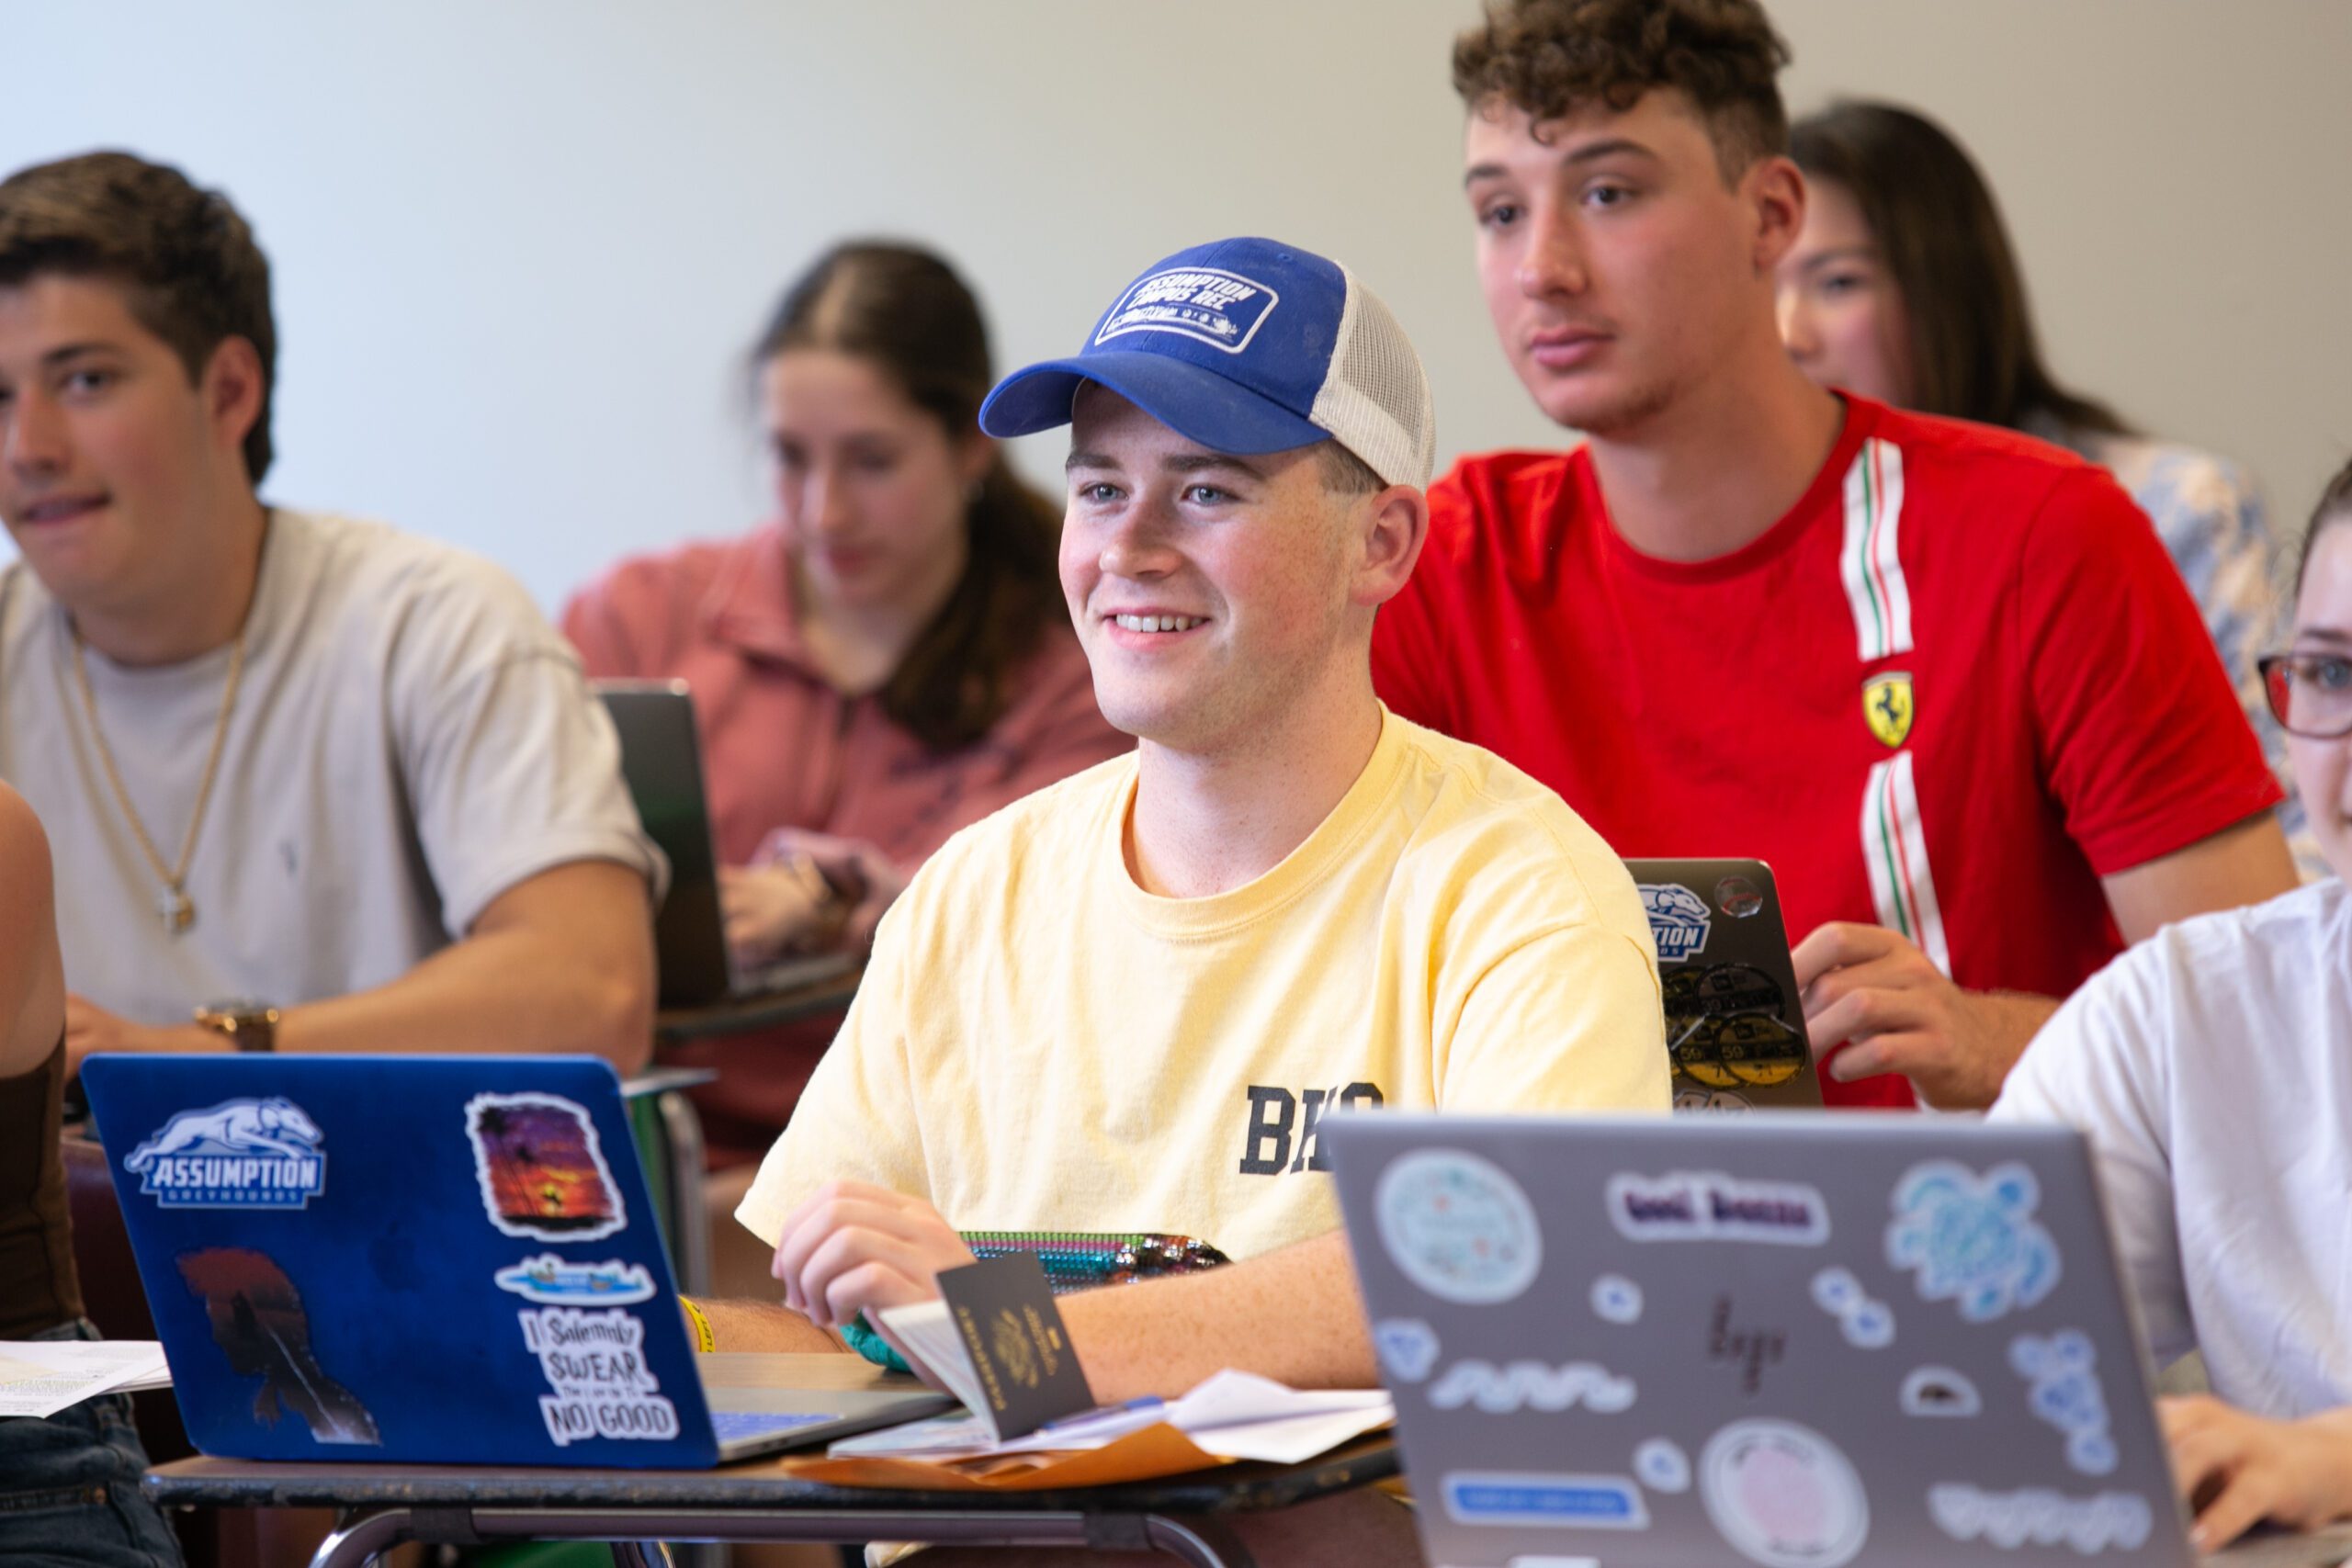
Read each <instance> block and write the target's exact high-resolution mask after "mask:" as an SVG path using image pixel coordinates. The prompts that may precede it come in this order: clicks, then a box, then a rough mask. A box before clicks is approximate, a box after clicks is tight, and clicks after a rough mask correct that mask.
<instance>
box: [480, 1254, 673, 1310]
mask: <svg viewBox="0 0 2352 1568" xmlns="http://www.w3.org/2000/svg"><path fill="white" fill-rule="evenodd" d="M492 1279H493V1280H496V1281H497V1283H498V1288H499V1289H500V1290H502V1291H512V1292H515V1294H516V1295H518V1296H521V1297H522V1298H523V1299H524V1300H526V1301H533V1302H541V1303H547V1304H548V1305H550V1306H583V1305H587V1304H589V1303H594V1304H596V1305H599V1306H627V1305H629V1304H631V1303H636V1302H641V1301H648V1300H650V1299H651V1298H652V1295H653V1275H652V1273H651V1272H650V1270H649V1269H647V1268H646V1267H645V1265H644V1264H642V1263H624V1262H622V1261H621V1260H620V1259H618V1258H608V1259H606V1260H605V1262H602V1263H571V1262H567V1261H566V1260H564V1259H563V1258H558V1257H557V1256H556V1255H555V1254H553V1253H551V1252H543V1253H541V1254H539V1256H537V1258H525V1259H523V1261H522V1262H520V1263H517V1264H515V1266H514V1267H512V1268H510V1269H500V1270H499V1271H498V1272H497V1273H496V1274H494V1275H492Z"/></svg>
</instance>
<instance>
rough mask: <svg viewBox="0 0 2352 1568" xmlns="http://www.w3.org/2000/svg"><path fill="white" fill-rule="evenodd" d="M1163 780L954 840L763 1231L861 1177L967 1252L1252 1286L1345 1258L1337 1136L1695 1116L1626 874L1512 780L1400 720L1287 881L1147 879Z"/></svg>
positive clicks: (1060, 799)
mask: <svg viewBox="0 0 2352 1568" xmlns="http://www.w3.org/2000/svg"><path fill="white" fill-rule="evenodd" d="M1136 768H1137V763H1136V758H1135V757H1134V756H1133V755H1128V756H1125V757H1120V758H1117V759H1114V760H1113V761H1108V762H1104V763H1102V764H1101V765H1099V766H1097V767H1094V768H1091V769H1090V770H1088V771H1087V772H1085V773H1079V774H1076V775H1075V776H1073V777H1071V778H1069V779H1065V780H1063V781H1062V782H1061V783H1059V784H1052V785H1049V786H1048V787H1046V788H1045V789H1042V790H1040V791H1038V792H1037V793H1036V794H1035V795H1030V796H1028V797H1027V798H1025V799H1023V800H1019V801H1015V802H1014V803H1013V804H1012V805H1011V806H1009V807H1005V808H1004V809H1003V810H1001V811H1000V812H998V813H997V814H996V815H995V816H993V817H990V818H987V819H986V820H984V821H982V822H980V823H978V824H977V825H975V826H973V827H970V828H967V829H965V830H964V831H963V832H961V833H958V834H957V835H956V837H955V838H953V839H950V840H948V841H947V844H946V846H945V847H944V848H943V849H941V850H940V851H939V852H937V853H936V854H934V855H933V857H932V858H931V859H930V860H929V861H928V862H926V863H924V865H923V868H922V872H921V873H920V874H917V875H916V877H915V879H914V883H913V885H912V886H910V887H909V888H908V889H907V891H906V893H905V895H904V896H903V897H900V898H899V901H898V902H897V903H896V904H895V905H893V906H892V907H891V909H890V912H889V914H888V916H887V917H885V919H883V922H882V929H881V931H880V934H879V936H878V938H877V939H876V942H875V947H874V959H873V962H872V964H870V965H869V966H868V967H867V969H866V972H865V980H864V982H863V983H862V984H861V985H860V986H859V987H858V992H857V1000H856V1003H855V1004H854V1006H853V1007H852V1008H851V1010H850V1014H849V1018H848V1020H847V1021H846V1022H845V1023H844V1024H843V1025H842V1032H841V1036H840V1038H838V1039H837V1040H835V1041H834V1042H833V1046H832V1049H831V1050H830V1051H828V1052H827V1053H826V1054H825V1058H824V1060H823V1061H822V1062H821V1063H820V1064H819V1065H818V1067H817V1072H816V1075H815V1077H812V1078H810V1079H809V1088H808V1089H807V1090H806V1092H804V1093H803V1094H802V1096H801V1099H800V1104H799V1106H798V1108H797V1110H796V1111H794V1112H793V1117H792V1124H791V1125H790V1126H789V1127H787V1128H786V1130H785V1134H784V1136H783V1137H782V1138H781V1139H780V1140H779V1141H778V1142H777V1144H776V1145H775V1148H774V1149H773V1150H771V1151H770V1153H769V1155H768V1157H767V1159H766V1161H765V1163H764V1164H763V1165H762V1166H761V1168H760V1173H759V1177H758V1179H757V1180H756V1181H754V1182H753V1184H752V1189H751V1191H750V1193H749V1195H748V1196H747V1197H746V1198H745V1199H744V1201H743V1204H742V1206H741V1208H740V1209H738V1210H737V1211H736V1213H737V1217H738V1218H740V1219H741V1220H742V1222H743V1223H744V1224H745V1225H747V1226H748V1227H750V1229H751V1230H752V1232H753V1233H754V1234H755V1235H759V1236H760V1237H761V1239H763V1240H764V1241H766V1242H768V1243H770V1244H771V1245H773V1244H774V1243H775V1239H776V1235H777V1233H778V1231H779V1229H780V1227H781V1225H782V1224H783V1222H784V1220H785V1218H786V1216H787V1215H788V1214H789V1213H791V1211H792V1209H793V1208H794V1207H795V1206H796V1205H797V1204H798V1203H799V1202H800V1201H801V1200H802V1199H803V1198H805V1197H807V1196H808V1194H809V1192H810V1191H811V1190H813V1189H815V1188H816V1187H818V1186H819V1185H820V1184H821V1183H823V1182H825V1181H827V1180H829V1179H833V1178H839V1177H846V1178H854V1179H858V1180H863V1181H868V1182H872V1183H874V1184H876V1185H877V1186H882V1187H888V1188H890V1189H892V1190H896V1191H900V1192H909V1193H913V1194H915V1195H917V1196H920V1197H922V1198H924V1199H926V1200H928V1201H930V1202H931V1203H933V1205H934V1206H935V1207H936V1208H938V1210H939V1211H940V1213H942V1214H944V1215H945V1216H946V1218H947V1220H948V1222H949V1223H950V1224H955V1225H956V1226H958V1227H959V1228H962V1229H965V1230H1075V1231H1131V1230H1147V1231H1165V1232H1173V1233H1176V1234H1179V1235H1191V1236H1195V1237H1198V1238H1199V1239H1201V1240H1203V1241H1206V1242H1208V1243H1209V1244H1210V1245H1212V1246H1215V1247H1220V1248H1222V1249H1223V1250H1224V1251H1225V1252H1227V1254H1229V1255H1231V1256H1233V1257H1235V1258H1250V1257H1255V1256H1257V1255H1258V1254H1261V1253H1263V1252H1268V1251H1271V1250H1272V1249H1273V1248H1275V1247H1283V1246H1286V1245H1288V1244H1290V1243H1293V1242H1297V1241H1303V1240H1306V1238H1307V1237H1309V1236H1314V1235H1320V1234H1322V1233H1323V1232H1326V1231H1329V1230H1331V1229H1333V1228H1335V1227H1336V1226H1337V1225H1338V1224H1339V1223H1340V1215H1339V1206H1338V1202H1337V1200H1336V1198H1335V1196H1334V1194H1333V1192H1332V1190H1331V1179H1330V1177H1329V1175H1328V1174H1327V1173H1328V1172H1329V1169H1330V1157H1329V1154H1328V1153H1327V1152H1326V1151H1325V1150H1324V1148H1323V1146H1322V1143H1321V1140H1320V1137H1319V1134H1318V1129H1319V1124H1320V1122H1322V1120H1323V1118H1324V1117H1325V1116H1326V1115H1327V1114H1331V1113H1334V1112H1339V1111H1350V1110H1354V1109H1361V1108H1364V1107H1369V1106H1375V1105H1388V1106H1398V1107H1419V1108H1423V1109H1426V1108H1430V1107H1440V1108H1444V1109H1448V1110H1459V1111H1558V1110H1626V1111H1651V1112H1656V1113H1658V1114H1664V1113H1665V1111H1667V1109H1668V1089H1667V1056H1666V1036H1665V1021H1664V1015H1663V1013H1662V1011H1661V1009H1660V1007H1659V1003H1658V982H1657V955H1656V953H1655V950H1654V949H1653V948H1652V946H1651V939H1650V929H1649V920H1648V918H1647V917H1646V916H1645V915H1644V914H1643V912H1642V902H1641V896H1640V895H1639V894H1638V893H1637V892H1636V891H1635V890H1634V883H1633V879H1632V878H1631V877H1630V876H1628V875H1627V874H1626V873H1625V867H1624V863H1623V862H1621V861H1620V860H1618V858H1617V857H1616V856H1615V855H1614V854H1612V853H1611V852H1610V850H1609V847H1608V846H1607V845H1606V844H1604V843H1603V842H1601V840H1600V835H1599V834H1597V833H1595V832H1593V830H1592V829H1589V828H1588V827H1586V826H1585V825H1584V823H1583V822H1582V821H1580V820H1579V819H1578V818H1577V816H1576V814H1575V813H1573V812H1571V811H1570V810H1569V809H1568V808H1567V807H1566V805H1565V804H1563V803H1562V801H1561V800H1560V797H1559V796H1558V795H1555V794H1553V793H1552V792H1551V791H1550V790H1548V789H1546V788H1544V786H1543V785H1542V784H1537V783H1536V782H1535V781H1534V780H1533V779H1531V778H1529V777H1528V776H1527V775H1526V774H1525V773H1521V772H1520V771H1519V770H1518V769H1516V768H1514V767H1512V766H1510V764H1509V763H1508V762H1505V761H1503V760H1502V759H1500V758H1499V757H1497V756H1495V755H1494V754H1493V753H1492V752H1488V751H1483V750H1479V749H1478V748H1477V747H1476V746H1470V745H1465V744H1464V743H1463V742H1461V741H1459V740H1453V739H1447V738H1446V737H1444V736H1442V735H1439V734H1436V733H1434V732H1433V731H1430V730H1427V729H1423V728H1420V727H1419V725H1414V724H1408V723H1407V722H1406V721H1405V720H1403V719H1400V718H1397V717H1396V716H1393V715H1391V716H1388V717H1387V719H1386V722H1385V726H1384V728H1382V731H1381V736H1380V741H1379V744H1378V746H1377V747H1376V748H1375V749H1374V752H1373V755H1372V758H1371V760H1370V761H1368V762H1366V763H1365V765H1364V769H1363V773H1362V774H1361V775H1359V776H1358V777H1357V779H1356V781H1355V783H1354V784H1353V785H1351V787H1350V788H1349V790H1348V792H1347V794H1346V795H1345V796H1344V797H1343V798H1342V799H1341V800H1340V804H1339V805H1338V806H1337V807H1334V808H1333V810H1332V811H1331V814H1330V815H1329V817H1327V818H1324V820H1323V822H1322V824H1321V825H1320V826H1319V827H1317V829H1315V831H1314V832H1313V833H1311V834H1310V835H1308V837H1307V839H1306V842H1304V843H1302V844H1300V845H1299V846H1298V848H1296V849H1295V850H1293V851H1292V852H1290V854H1289V855H1287V856H1286V857H1284V858H1283V861H1282V862H1281V863H1279V864H1277V865H1276V866H1274V867H1273V868H1272V870H1270V871H1268V872H1267V873H1266V874H1264V875H1262V876H1260V877H1258V878H1257V879H1256V880H1254V881H1252V882H1250V883H1248V884H1246V885H1245V886H1240V887H1237V888H1234V889H1232V890H1231V891H1229V892H1226V893H1220V894H1216V895H1215V896H1213V897H1204V898H1165V897H1155V896H1153V895H1151V894H1148V893H1146V892H1144V891H1143V890H1142V889H1141V888H1139V887H1137V886H1136V883H1135V879H1134V878H1133V877H1132V876H1131V875H1130V874H1128V871H1127V867H1126V858H1125V848H1124V845H1125V830H1126V824H1127V820H1128V817H1129V813H1130V810H1131V807H1132V805H1133V802H1134V800H1135V794H1136V778H1137V773H1136Z"/></svg>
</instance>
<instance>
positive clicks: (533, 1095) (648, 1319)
mask: <svg viewBox="0 0 2352 1568" xmlns="http://www.w3.org/2000/svg"><path fill="white" fill-rule="evenodd" d="M82 1077H83V1079H84V1081H85V1082H86V1083H87V1084H88V1086H89V1091H90V1106H91V1109H92V1111H94V1112H95V1114H96V1119H97V1127H98V1132H99V1134H100V1135H101V1138H102V1140H103V1142H104V1143H105V1145H106V1152H107V1168H108V1169H109V1170H110V1171H111V1173H112V1174H113V1177H114V1183H115V1191H116V1194H117V1195H118V1197H119V1199H120V1201H121V1204H122V1218H123V1224H124V1227H125V1229H126V1230H128V1232H129V1233H130V1243H131V1247H132V1249H133V1251H134V1252H135V1254H136V1255H137V1257H138V1259H139V1277H140V1280H141V1282H142V1283H143V1284H144V1285H145V1287H146V1291H147V1300H148V1303H149V1304H150V1306H151V1307H152V1308H153V1312H154V1318H155V1334H156V1337H158V1338H159V1339H161V1340H162V1341H163V1344H164V1358H165V1359H167V1360H168V1361H169V1362H170V1363H171V1369H172V1382H173V1388H174V1391H175V1395H176V1397H177V1399H178V1401H179V1406H180V1414H181V1416H182V1418H183V1419H184V1420H185V1422H186V1424H187V1432H188V1436H189V1438H192V1439H193V1440H194V1441H195V1443H196V1446H197V1447H198V1448H199V1449H201V1450H204V1451H205V1452H206V1453H208V1454H215V1455H219V1456H222V1457H225V1458H234V1459H260V1460H334V1461H345V1462H356V1463H372V1462H375V1461H421V1462H441V1463H453V1464H460V1463H461V1464H490V1463H496V1464H507V1465H515V1464H557V1465H599V1466H601V1465H627V1466H660V1467H665V1468H680V1467H695V1466H706V1465H710V1464H715V1463H717V1462H718V1461H721V1460H723V1459H724V1460H733V1459H741V1458H746V1457H749V1456H751V1455H753V1454H758V1453H764V1452H769V1451H773V1450H776V1449H781V1448H787V1447H797V1446H799V1445H801V1444H807V1443H815V1442H820V1441H823V1440H828V1439H830V1438H835V1437H844V1436H847V1435H848V1434H850V1433H852V1432H858V1431H864V1430H865V1429H866V1428H868V1427H880V1426H887V1425H889V1424H890V1423H893V1422H898V1421H910V1420H914V1419H917V1418H919V1417H922V1416H930V1415H933V1414H936V1413H938V1412H939V1411H942V1410H944V1409H948V1408H950V1407H952V1405H953V1404H954V1401H952V1400H949V1399H947V1398H944V1396H942V1395H939V1394H936V1393H933V1392H932V1391H931V1390H929V1389H927V1388H924V1387H922V1385H921V1384H920V1383H917V1382H915V1381H914V1380H913V1379H911V1378H905V1377H889V1376H874V1375H868V1374H869V1372H871V1371H877V1370H876V1369H867V1368H865V1367H864V1366H863V1365H862V1364H861V1363H859V1362H858V1361H857V1359H855V1358H854V1357H847V1356H833V1357H825V1358H821V1361H822V1362H824V1363H825V1372H824V1374H823V1375H824V1376H825V1378H826V1382H828V1383H829V1384H830V1385H831V1386H825V1387H782V1386H759V1385H758V1384H757V1382H756V1381H754V1382H751V1383H746V1382H743V1381H742V1378H743V1375H745V1374H749V1375H750V1376H751V1377H752V1378H753V1379H754V1380H756V1379H757V1378H758V1377H759V1375H760V1369H761V1368H762V1367H763V1366H771V1365H778V1363H777V1362H775V1361H772V1360H771V1359H770V1358H766V1357H721V1356H703V1355H697V1354H695V1351H694V1350H693V1349H692V1348H690V1347H689V1345H688V1343H687V1339H686V1327H685V1323H684V1319H683V1318H682V1317H681V1316H680V1314H679V1310H678V1304H677V1297H676V1295H675V1294H674V1293H673V1288H672V1285H671V1276H670V1265H669V1260H668V1258H667V1256H666V1255H665V1253H664V1252H663V1249H662V1235H661V1231H660V1229H659V1227H658V1225H657V1224H656V1223H655V1218H654V1210H653V1207H652V1204H651V1202H650V1199H649V1197H648V1195H647V1192H646V1187H645V1177H644V1173H643V1171H642V1170H641V1169H640V1168H639V1164H638V1158H637V1146H636V1145H635V1143H634V1142H632V1141H631V1139H630V1136H629V1130H628V1115H627V1112H626V1111H625V1110H624V1109H623V1107H622V1104H621V1095H620V1080H619V1079H618V1078H617V1077H616V1076H615V1075H614V1072H613V1069H612V1067H611V1066H610V1065H609V1064H607V1063H605V1062H603V1061H599V1060H597V1059H596V1058H594V1057H587V1056H277V1055H243V1056H239V1055H187V1056H153V1055H138V1056H130V1055H96V1056H93V1057H91V1058H90V1060H89V1061H88V1062H87V1063H86V1064H85V1066H84V1067H83V1071H82ZM794 1360H797V1358H795V1359H794ZM835 1363H838V1365H835ZM706 1373H708V1374H710V1379H711V1381H710V1382H709V1383H708V1384H706V1383H705V1382H704V1381H703V1380H704V1376H705V1374H706ZM784 1375H786V1376H789V1375H790V1373H789V1371H786V1373H785V1374H784ZM804 1375H806V1374H805V1373H804ZM770 1381H771V1382H773V1381H774V1380H773V1379H771V1380H770Z"/></svg>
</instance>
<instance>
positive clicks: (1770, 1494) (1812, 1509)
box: [1699, 1421, 1871, 1568]
mask: <svg viewBox="0 0 2352 1568" xmlns="http://www.w3.org/2000/svg"><path fill="white" fill-rule="evenodd" d="M1699 1495H1700V1496H1701V1498H1702V1500H1703V1501H1704V1502H1705V1503H1706V1505H1707V1517H1709V1518H1711V1519H1713V1521H1714V1524H1715V1529H1717V1530H1718V1531H1720V1532H1722V1535H1723V1538H1724V1540H1725V1541H1726V1542H1728V1543H1729V1544H1730V1546H1731V1549H1732V1550H1733V1551H1736V1552H1738V1553H1739V1554H1740V1555H1741V1556H1742V1557H1745V1558H1747V1560H1748V1561H1749V1562H1758V1563H1761V1564H1763V1565H1764V1568H1842V1565H1843V1564H1845V1563H1847V1562H1852V1561H1853V1560H1854V1557H1855V1555H1856V1554H1857V1553H1858V1552H1860V1551H1861V1550H1862V1542H1863V1540H1864V1539H1865V1538H1867V1537H1868V1536H1869V1534H1870V1524H1871V1514H1870V1503H1869V1500H1868V1499H1867V1498H1866V1497H1865V1496H1864V1495H1863V1493H1862V1483H1861V1479H1860V1477H1859V1476H1857V1475H1856V1474H1855V1473H1854V1467H1853V1465H1852V1464H1850V1463H1849V1462H1848V1461H1847V1459H1846V1456H1845V1455H1844V1454H1842V1453H1840V1452H1839V1451H1838V1449H1837V1447H1836V1446H1835V1445H1834V1444H1832V1443H1831V1442H1830V1441H1829V1439H1828V1438H1825V1437H1823V1436H1822V1435H1821V1434H1820V1433H1818V1432H1815V1431H1812V1430H1809V1429H1808V1428H1806V1427H1800V1426H1797V1425H1795V1424H1794V1423H1793V1422H1788V1421H1735V1422H1733V1423H1732V1424H1731V1425H1730V1426H1728V1427H1724V1429H1723V1430H1722V1431H1720V1432H1717V1433H1716V1434H1715V1435H1714V1436H1713V1437H1712V1438H1708V1439H1707V1447H1706V1449H1705V1450H1704V1451H1703V1452H1702V1453H1701V1454H1700V1456H1699Z"/></svg>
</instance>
